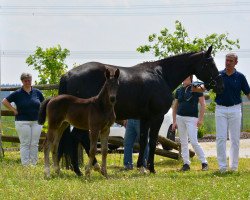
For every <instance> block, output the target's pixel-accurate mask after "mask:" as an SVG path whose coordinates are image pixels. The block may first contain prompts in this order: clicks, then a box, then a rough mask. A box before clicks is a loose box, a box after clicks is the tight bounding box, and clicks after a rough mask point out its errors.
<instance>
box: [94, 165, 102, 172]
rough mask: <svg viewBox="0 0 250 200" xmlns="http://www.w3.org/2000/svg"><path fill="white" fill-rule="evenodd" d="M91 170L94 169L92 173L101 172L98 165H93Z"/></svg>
mask: <svg viewBox="0 0 250 200" xmlns="http://www.w3.org/2000/svg"><path fill="white" fill-rule="evenodd" d="M93 168H94V171H96V172H101V167H100V165H99V164H98V163H96V164H94V165H93Z"/></svg>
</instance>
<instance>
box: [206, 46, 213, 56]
mask: <svg viewBox="0 0 250 200" xmlns="http://www.w3.org/2000/svg"><path fill="white" fill-rule="evenodd" d="M212 50H213V46H212V45H211V46H210V47H209V48H208V50H207V51H206V54H205V56H206V58H209V57H211V53H212Z"/></svg>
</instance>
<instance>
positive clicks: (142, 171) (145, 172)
mask: <svg viewBox="0 0 250 200" xmlns="http://www.w3.org/2000/svg"><path fill="white" fill-rule="evenodd" d="M138 170H139V172H140V173H141V174H147V173H148V172H147V170H146V168H145V167H143V166H141V167H139V168H138Z"/></svg>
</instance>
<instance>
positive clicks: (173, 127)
mask: <svg viewBox="0 0 250 200" xmlns="http://www.w3.org/2000/svg"><path fill="white" fill-rule="evenodd" d="M175 129H177V124H176V122H175V123H173V125H172V131H175Z"/></svg>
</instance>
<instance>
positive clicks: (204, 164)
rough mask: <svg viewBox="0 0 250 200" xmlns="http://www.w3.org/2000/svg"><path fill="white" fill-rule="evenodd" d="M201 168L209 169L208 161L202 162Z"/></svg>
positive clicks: (203, 169)
mask: <svg viewBox="0 0 250 200" xmlns="http://www.w3.org/2000/svg"><path fill="white" fill-rule="evenodd" d="M201 170H202V171H207V170H208V164H207V163H202V164H201Z"/></svg>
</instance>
